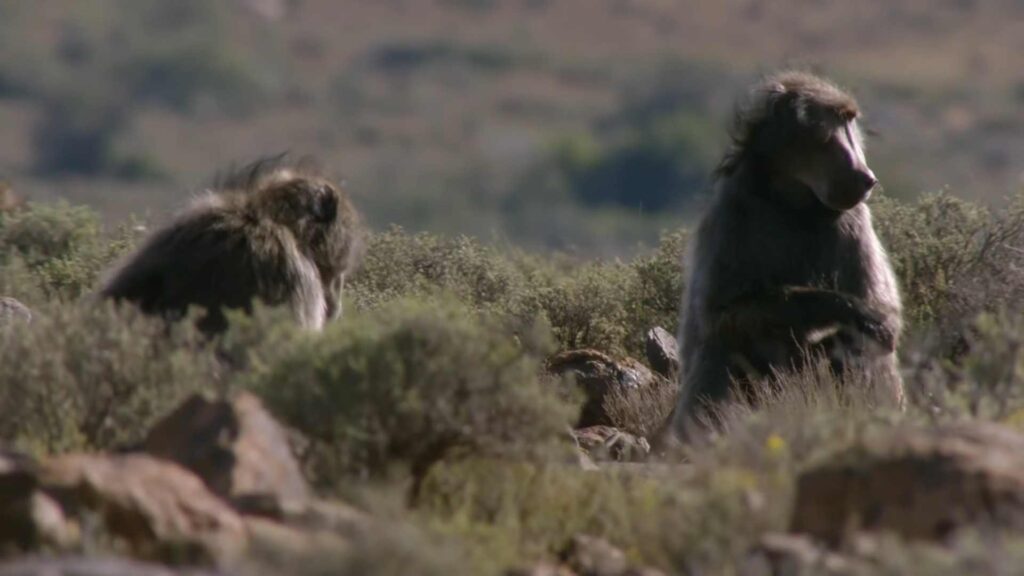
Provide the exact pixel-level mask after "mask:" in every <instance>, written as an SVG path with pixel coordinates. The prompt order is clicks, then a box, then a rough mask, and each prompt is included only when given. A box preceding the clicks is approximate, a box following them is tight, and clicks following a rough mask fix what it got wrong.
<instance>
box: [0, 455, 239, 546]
mask: <svg viewBox="0 0 1024 576" xmlns="http://www.w3.org/2000/svg"><path fill="white" fill-rule="evenodd" d="M0 486H2V487H5V488H7V489H4V490H0V526H4V527H5V528H4V529H3V530H0V540H2V542H0V545H13V546H14V547H16V548H19V549H23V550H31V549H35V548H38V547H40V546H47V547H53V548H56V549H67V548H69V547H73V546H75V545H76V543H77V542H78V541H79V540H80V539H81V538H82V533H83V523H86V522H98V523H99V525H100V526H101V527H102V528H103V530H105V533H107V534H109V535H110V536H111V537H113V538H115V539H117V540H119V541H121V542H123V543H124V545H125V550H126V551H128V552H130V553H131V554H132V555H134V556H137V557H140V558H150V559H163V560H167V559H176V560H178V561H201V562H206V561H213V562H216V563H218V564H223V563H227V562H231V561H232V560H234V559H235V558H237V557H238V556H239V555H240V554H241V553H242V552H243V551H244V548H245V545H246V541H247V536H246V531H245V525H244V522H243V521H242V519H241V518H240V517H239V516H238V514H237V513H235V511H234V510H232V509H231V508H230V507H229V506H228V505H227V504H226V503H224V502H223V501H221V500H220V499H219V498H217V497H216V496H215V495H213V494H211V493H210V491H209V490H207V488H206V486H204V485H203V483H202V481H201V480H199V478H197V477H195V476H194V475H193V474H192V473H191V472H189V471H188V470H185V469H183V468H181V467H180V466H178V465H177V464H174V463H173V462H165V461H161V460H157V459H155V458H152V457H149V456H145V455H102V454H70V455H65V456H57V457H54V458H50V459H47V460H44V461H43V462H40V463H38V464H35V463H28V462H25V461H23V460H21V461H18V460H13V459H6V462H5V463H4V465H2V466H0Z"/></svg>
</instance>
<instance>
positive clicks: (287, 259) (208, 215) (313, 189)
mask: <svg viewBox="0 0 1024 576" xmlns="http://www.w3.org/2000/svg"><path fill="white" fill-rule="evenodd" d="M362 245H363V238H362V227H361V224H360V218H359V215H358V213H357V212H356V210H355V208H354V207H353V206H352V203H351V202H350V200H349V197H348V194H347V193H346V192H345V191H344V190H342V189H341V188H339V187H338V186H336V185H335V184H333V183H332V182H330V181H329V180H327V179H326V178H324V177H323V176H321V175H320V174H319V172H318V171H316V170H315V169H313V168H312V166H311V165H310V162H308V161H301V162H289V161H288V160H287V159H286V158H285V157H283V156H278V157H275V158H270V159H264V160H259V161H257V162H254V163H253V164H250V165H249V166H247V167H245V168H243V169H241V170H236V171H233V172H231V173H230V174H228V175H226V176H225V177H222V178H221V179H220V180H219V181H218V182H217V184H216V185H215V186H214V187H213V189H211V190H209V191H208V192H207V193H205V194H204V195H203V196H201V197H200V198H197V199H196V200H195V201H194V202H193V203H192V204H191V206H189V207H188V208H187V209H186V210H185V211H184V213H183V214H181V215H180V216H179V217H177V218H176V219H175V220H174V221H173V222H171V223H170V224H168V225H167V226H165V227H163V228H161V229H159V230H157V231H156V232H154V233H153V234H152V235H151V236H150V237H149V238H148V239H147V240H145V241H144V242H143V244H142V246H141V247H140V248H139V249H138V250H137V251H136V252H135V253H134V254H131V255H130V256H129V257H128V258H127V259H126V260H125V261H124V262H123V263H122V264H121V265H120V266H119V267H117V268H116V269H115V270H114V271H113V272H112V273H111V274H110V276H109V278H108V279H107V281H106V282H105V283H104V285H103V287H102V288H101V290H100V294H101V295H102V296H103V297H107V298H112V299H115V300H125V301H129V302H133V303H135V304H137V305H138V306H139V307H140V308H141V309H142V310H143V311H144V312H147V313H152V314H161V315H164V316H167V317H170V318H178V317H180V316H181V315H182V314H184V312H185V311H186V310H187V308H188V307H189V306H198V307H199V308H201V309H204V310H205V313H204V315H203V316H202V317H201V318H200V320H199V326H200V328H201V329H203V330H204V331H206V332H219V331H221V330H223V329H224V328H226V325H227V324H226V320H225V316H224V310H225V309H241V310H245V311H251V309H252V304H253V301H254V300H256V299H259V300H260V301H262V302H263V303H265V304H267V305H278V304H287V305H288V306H289V307H290V308H291V310H292V312H293V313H294V315H295V318H296V320H297V321H298V322H299V323H300V324H301V325H302V326H304V327H307V328H312V329H320V328H322V327H323V325H324V322H325V321H327V320H331V319H333V318H336V317H338V316H339V315H340V314H341V293H342V288H343V286H344V283H345V275H346V274H347V273H349V272H350V271H351V270H352V269H353V267H354V266H355V265H356V264H357V263H358V261H359V258H360V256H361V250H362Z"/></svg>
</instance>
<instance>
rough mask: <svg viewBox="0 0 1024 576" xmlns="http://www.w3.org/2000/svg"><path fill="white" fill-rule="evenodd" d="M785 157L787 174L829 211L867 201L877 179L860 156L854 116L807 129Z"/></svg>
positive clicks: (862, 149)
mask: <svg viewBox="0 0 1024 576" xmlns="http://www.w3.org/2000/svg"><path fill="white" fill-rule="evenodd" d="M787 156H788V158H785V159H784V161H785V163H786V164H787V168H788V169H789V171H790V172H789V173H790V174H791V175H792V176H793V177H794V178H795V179H796V180H798V181H799V182H801V183H803V184H804V185H806V186H807V187H808V188H810V189H811V190H812V191H813V192H814V195H815V196H817V198H818V200H820V201H821V203H822V204H824V205H825V206H828V207H829V208H831V209H833V210H838V211H843V210H849V209H850V208H853V207H854V206H856V205H857V204H860V203H861V202H863V201H865V200H867V199H868V197H869V196H871V190H872V189H873V188H874V187H875V184H876V183H877V182H878V180H877V179H876V178H875V174H874V172H872V171H871V168H870V167H868V163H867V160H866V159H865V157H864V142H863V138H862V136H861V132H860V128H859V126H858V125H857V120H856V119H855V118H838V119H836V120H835V121H834V122H828V123H826V124H824V125H823V127H822V128H820V129H817V130H807V133H806V134H802V135H801V137H800V138H798V140H797V142H796V143H795V146H794V147H793V149H792V150H791V151H790V154H787Z"/></svg>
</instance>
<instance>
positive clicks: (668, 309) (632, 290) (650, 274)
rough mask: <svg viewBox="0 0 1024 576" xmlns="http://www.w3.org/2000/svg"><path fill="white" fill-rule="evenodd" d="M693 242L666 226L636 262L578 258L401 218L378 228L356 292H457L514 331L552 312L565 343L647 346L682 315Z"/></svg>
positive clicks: (375, 295) (374, 296)
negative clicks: (428, 229) (498, 244)
mask: <svg viewBox="0 0 1024 576" xmlns="http://www.w3.org/2000/svg"><path fill="white" fill-rule="evenodd" d="M685 244H686V234H685V233H684V232H675V233H671V234H666V235H664V237H663V239H662V242H661V244H660V245H659V247H658V249H657V250H656V251H655V252H654V253H652V254H651V255H649V256H642V257H638V258H637V259H635V260H634V261H632V262H631V263H629V264H624V263H619V262H595V263H584V264H574V263H571V262H569V261H567V260H566V259H564V258H559V257H548V258H546V259H545V258H541V257H537V256H529V255H526V254H523V253H521V252H518V251H516V250H513V249H504V250H502V249H498V248H495V247H493V246H486V245H484V244H481V243H480V242H479V241H477V240H473V239H471V238H468V237H464V236H463V237H458V238H454V239H445V238H443V237H439V236H436V235H432V234H427V233H420V234H414V235H411V234H408V233H406V232H404V231H402V230H401V229H400V228H392V229H390V230H388V231H386V232H381V233H377V234H372V235H371V236H370V238H369V240H368V247H367V256H366V262H365V264H364V266H363V269H362V270H360V272H359V273H358V274H357V275H356V276H355V278H354V279H353V281H352V283H351V289H350V291H349V292H348V293H349V294H350V295H351V298H352V299H353V301H354V304H355V306H356V307H357V308H359V309H374V308H379V307H381V306H383V305H385V304H388V303H390V302H393V301H394V300H396V299H400V298H403V297H408V296H415V297H418V298H428V299H429V298H438V297H442V298H443V297H444V296H441V295H442V294H448V295H450V296H454V297H455V298H456V299H458V300H459V301H461V302H463V303H465V304H466V305H468V306H470V307H472V308H474V309H476V310H480V311H487V312H489V313H493V314H495V315H497V316H498V317H500V318H501V319H502V320H503V322H504V324H505V326H506V327H507V329H508V330H510V331H512V332H514V333H517V332H520V331H523V330H527V329H528V328H529V326H530V325H531V324H532V323H533V321H534V319H536V317H537V316H538V315H543V316H545V317H546V318H547V320H548V322H550V324H551V327H552V331H553V333H554V335H555V338H556V340H557V342H558V346H559V348H560V349H570V348H597V349H601V350H609V351H618V352H627V353H630V354H633V355H642V353H643V337H644V334H645V333H646V331H647V330H649V329H650V328H652V327H654V326H656V325H660V326H663V327H664V328H666V329H668V330H672V331H674V330H675V328H676V325H677V323H678V320H677V317H678V307H679V300H680V298H681V293H682V272H681V270H680V260H681V258H682V252H683V250H684V248H685Z"/></svg>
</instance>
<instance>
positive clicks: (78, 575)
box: [0, 556, 214, 576]
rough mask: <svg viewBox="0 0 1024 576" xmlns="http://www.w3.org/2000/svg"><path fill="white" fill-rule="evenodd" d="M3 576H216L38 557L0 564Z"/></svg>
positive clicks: (112, 561)
mask: <svg viewBox="0 0 1024 576" xmlns="http://www.w3.org/2000/svg"><path fill="white" fill-rule="evenodd" d="M0 576H214V574H213V573H212V572H206V571H201V570H192V569H183V570H174V569H172V568H168V567H166V566H160V565H157V564H146V563H143V562H136V561H134V560H128V559H125V558H97V557H87V556H65V557H58V558H54V557H51V556H37V557H28V558H19V559H17V560H13V561H11V562H5V563H2V564H0Z"/></svg>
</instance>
